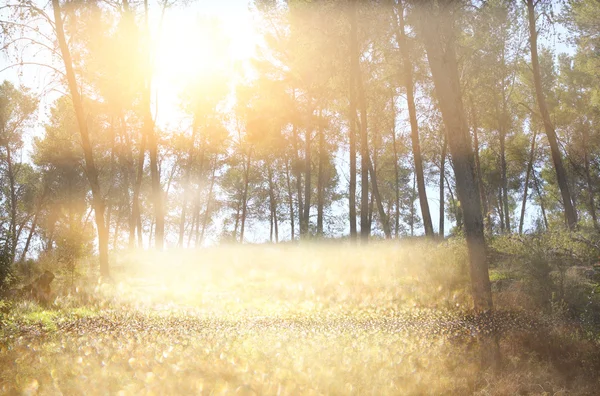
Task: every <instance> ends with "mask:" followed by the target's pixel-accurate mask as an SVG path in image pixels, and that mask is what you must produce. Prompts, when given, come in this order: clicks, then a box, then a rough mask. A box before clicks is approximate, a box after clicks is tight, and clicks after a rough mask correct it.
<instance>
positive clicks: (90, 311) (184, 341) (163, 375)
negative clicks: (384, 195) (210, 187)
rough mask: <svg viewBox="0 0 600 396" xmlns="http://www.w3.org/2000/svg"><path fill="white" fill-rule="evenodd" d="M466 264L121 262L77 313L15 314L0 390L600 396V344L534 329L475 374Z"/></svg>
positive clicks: (453, 248) (337, 256) (429, 248)
mask: <svg viewBox="0 0 600 396" xmlns="http://www.w3.org/2000/svg"><path fill="white" fill-rule="evenodd" d="M465 257H466V254H465V251H464V247H463V246H462V244H461V243H460V242H452V243H445V244H443V245H433V244H424V243H417V244H410V245H408V244H405V245H398V244H395V245H391V244H372V245H371V246H369V247H367V248H360V247H351V246H347V245H341V244H340V245H330V246H316V245H315V246H294V245H288V246H279V247H274V246H262V247H254V246H248V247H220V248H214V249H208V250H203V251H198V252H191V253H190V252H187V253H186V252H167V253H164V254H161V255H157V254H155V253H131V254H129V255H123V256H121V257H120V258H119V261H118V262H117V263H116V264H115V268H116V270H115V275H114V279H113V281H112V282H111V283H100V284H98V285H96V286H95V290H93V291H92V290H91V289H90V288H88V289H90V290H89V291H90V294H91V295H93V299H86V298H84V299H83V300H87V301H88V302H87V304H86V305H85V306H83V307H82V306H81V304H78V303H77V301H75V298H74V297H59V298H58V299H57V305H58V306H59V308H54V309H52V310H44V309H42V308H40V307H37V306H35V305H33V304H24V303H21V304H18V305H17V306H15V307H14V309H13V310H12V313H11V314H10V315H9V316H8V317H7V322H8V323H9V325H8V326H7V327H6V328H5V329H4V330H3V333H1V335H0V336H1V337H3V338H2V340H3V341H2V346H1V350H0V367H2V370H1V371H0V393H7V394H10V393H15V394H19V393H25V394H36V393H37V394H48V395H53V394H82V393H86V394H200V393H202V394H223V393H230V394H274V395H275V394H279V395H284V394H373V395H383V394H458V395H462V394H470V393H478V394H482V395H483V394H485V395H487V394H497V395H500V394H561V393H560V392H563V393H564V394H567V393H569V394H594V391H595V390H596V389H597V386H598V385H599V383H598V382H597V381H598V377H597V375H594V373H593V371H591V370H594V369H595V367H596V366H595V365H596V364H597V361H595V360H594V359H595V358H597V357H598V349H597V348H596V347H597V346H598V345H597V343H595V342H594V341H590V340H584V339H580V338H577V333H576V332H575V331H572V329H568V328H558V327H553V326H552V325H548V324H543V325H540V323H543V321H540V322H535V326H538V325H539V326H543V327H538V328H534V329H533V330H531V329H528V326H522V323H521V326H515V327H514V328H513V327H512V325H511V324H510V323H508V324H507V325H506V326H505V328H504V330H503V334H502V336H501V346H502V351H503V355H504V357H503V369H502V371H501V372H500V373H491V372H486V371H483V372H482V371H480V370H479V369H478V350H477V344H476V343H475V342H474V337H473V335H474V331H475V330H474V325H473V323H472V322H471V321H469V320H468V319H466V318H465V312H466V311H468V309H469V291H468V279H467V278H466V276H465V274H466V273H467V271H466V268H465V265H466V263H465ZM92 286H93V285H92ZM83 289H85V287H84V288H83ZM513 298H516V297H514V296H513ZM507 317H508V316H507ZM532 327H533V326H532ZM554 344H557V345H554ZM586 367H587V368H589V369H590V370H588V369H586ZM598 367H599V368H600V365H599V366H598Z"/></svg>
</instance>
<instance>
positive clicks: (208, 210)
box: [200, 160, 217, 245]
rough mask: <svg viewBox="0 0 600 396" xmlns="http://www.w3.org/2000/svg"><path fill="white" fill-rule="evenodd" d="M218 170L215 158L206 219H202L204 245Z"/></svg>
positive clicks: (201, 240) (205, 214) (201, 236)
mask: <svg viewBox="0 0 600 396" xmlns="http://www.w3.org/2000/svg"><path fill="white" fill-rule="evenodd" d="M216 171H217V160H215V164H214V166H213V170H212V175H211V178H210V187H209V189H208V198H207V200H206V209H205V210H204V219H203V220H202V231H201V233H200V245H202V243H204V233H205V231H206V227H207V226H208V219H209V213H210V205H211V204H212V196H213V189H214V186H215V179H216V178H215V173H216Z"/></svg>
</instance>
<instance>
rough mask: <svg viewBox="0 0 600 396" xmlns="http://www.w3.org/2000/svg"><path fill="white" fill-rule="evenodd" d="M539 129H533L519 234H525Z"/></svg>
mask: <svg viewBox="0 0 600 396" xmlns="http://www.w3.org/2000/svg"><path fill="white" fill-rule="evenodd" d="M536 137H537V130H536V129H534V130H533V136H532V138H531V149H530V150H529V162H528V163H527V172H526V173H525V185H524V186H523V202H522V203H521V217H520V219H519V235H521V234H523V222H524V221H525V205H527V188H528V187H529V176H530V175H531V169H532V168H533V160H534V157H535V138H536Z"/></svg>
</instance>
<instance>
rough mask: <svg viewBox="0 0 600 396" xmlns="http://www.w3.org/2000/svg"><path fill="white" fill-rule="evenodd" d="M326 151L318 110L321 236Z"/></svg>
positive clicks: (320, 232) (319, 219)
mask: <svg viewBox="0 0 600 396" xmlns="http://www.w3.org/2000/svg"><path fill="white" fill-rule="evenodd" d="M326 162H327V151H326V149H325V131H324V130H323V120H322V119H321V111H320V110H319V174H318V182H317V236H318V237H322V236H323V207H324V206H325V180H324V178H325V166H326Z"/></svg>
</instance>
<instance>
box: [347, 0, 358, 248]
mask: <svg viewBox="0 0 600 396" xmlns="http://www.w3.org/2000/svg"><path fill="white" fill-rule="evenodd" d="M352 7H355V5H352ZM353 12H354V11H350V13H353ZM350 18H351V20H352V16H350ZM352 29H355V27H354V28H352ZM350 40H351V42H356V33H355V32H354V31H353V30H351V32H350ZM354 50H355V49H354V47H351V48H350V68H351V71H350V81H349V91H350V98H349V99H350V101H349V105H350V106H349V110H348V124H349V128H348V134H349V135H350V136H349V141H350V181H349V183H350V185H349V196H348V206H349V208H348V209H349V211H348V213H349V216H350V240H351V241H356V239H357V237H358V231H357V227H356V83H355V72H354Z"/></svg>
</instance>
